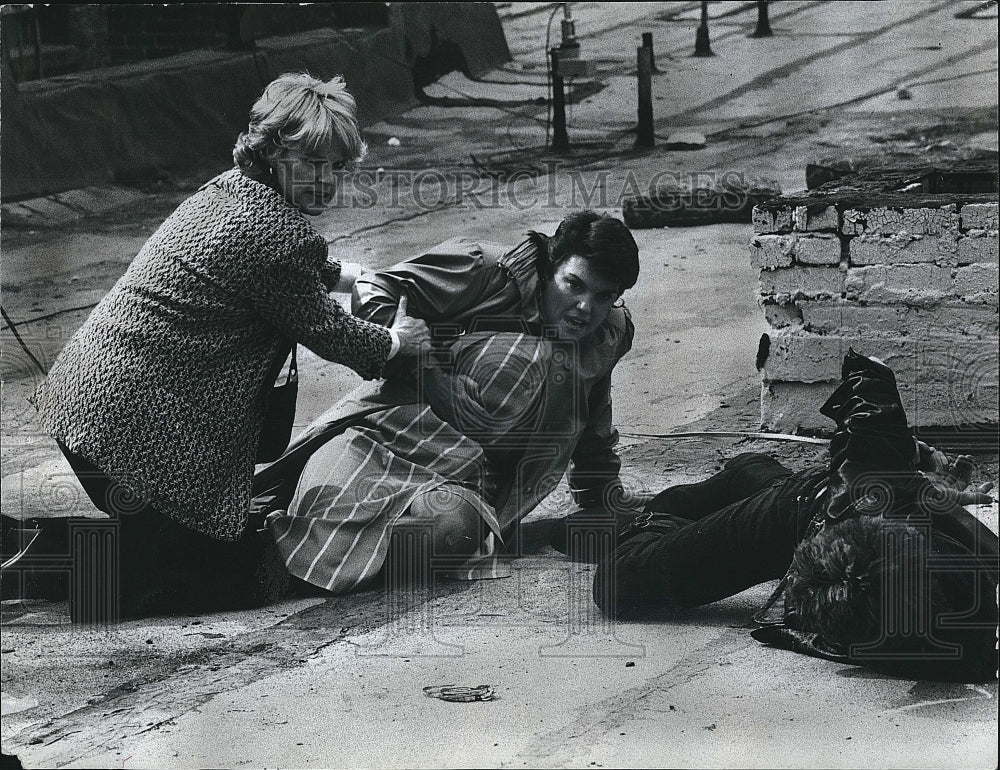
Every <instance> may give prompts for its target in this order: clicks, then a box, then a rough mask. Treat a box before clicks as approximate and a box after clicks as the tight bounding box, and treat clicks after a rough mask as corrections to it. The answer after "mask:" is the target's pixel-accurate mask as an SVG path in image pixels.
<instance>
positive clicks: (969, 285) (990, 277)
mask: <svg viewBox="0 0 1000 770" xmlns="http://www.w3.org/2000/svg"><path fill="white" fill-rule="evenodd" d="M997 268H998V266H997V265H983V264H977V265H969V266H967V267H960V268H958V270H956V271H955V294H956V295H957V296H959V297H961V299H962V300H963V301H964V302H969V303H972V304H984V305H985V304H991V305H993V306H996V304H997V283H998V281H1000V271H998V269H997Z"/></svg>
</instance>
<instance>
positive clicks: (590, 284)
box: [542, 255, 618, 340]
mask: <svg viewBox="0 0 1000 770" xmlns="http://www.w3.org/2000/svg"><path fill="white" fill-rule="evenodd" d="M616 299H618V286H617V284H616V283H613V282H612V281H609V280H608V279H607V278H604V277H603V276H601V275H599V274H598V273H597V272H596V271H594V270H593V269H592V268H591V267H590V263H589V262H588V261H587V260H586V259H584V258H583V257H579V256H576V255H573V256H571V257H567V258H566V259H564V260H563V261H562V262H560V263H559V264H558V265H557V266H556V269H555V272H554V274H553V276H552V280H550V281H548V282H547V283H546V284H545V287H544V288H543V289H542V314H543V315H544V316H545V323H547V324H548V325H550V326H554V327H556V329H557V330H558V332H559V337H560V339H566V340H582V339H584V338H585V337H589V336H590V335H591V334H593V333H594V331H596V330H597V327H598V326H600V325H601V324H602V323H604V319H605V318H607V317H608V313H610V312H611V308H612V307H613V306H614V302H615V300H616Z"/></svg>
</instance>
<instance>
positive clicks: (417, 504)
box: [409, 487, 483, 556]
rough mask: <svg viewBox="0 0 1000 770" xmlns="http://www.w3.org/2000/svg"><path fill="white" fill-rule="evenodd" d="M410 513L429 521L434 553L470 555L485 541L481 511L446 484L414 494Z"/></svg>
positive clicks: (438, 554)
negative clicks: (445, 485)
mask: <svg viewBox="0 0 1000 770" xmlns="http://www.w3.org/2000/svg"><path fill="white" fill-rule="evenodd" d="M409 513H410V515H411V516H412V517H413V518H414V519H418V520H426V521H427V522H428V523H429V524H430V527H431V542H432V546H433V554H434V555H437V556H462V555H469V554H472V553H474V552H475V550H476V549H477V548H478V547H479V544H480V543H481V542H482V539H483V533H482V527H481V523H482V518H481V517H480V515H479V511H478V510H477V509H476V507H475V506H474V505H473V504H472V503H470V502H469V501H468V500H467V499H466V498H465V497H464V496H463V495H461V494H458V493H457V492H454V491H452V490H450V489H448V488H447V487H439V488H437V489H434V490H431V491H430V492H425V493H424V494H421V495H418V496H417V497H415V498H414V499H413V502H412V503H410V510H409Z"/></svg>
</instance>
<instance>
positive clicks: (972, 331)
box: [765, 300, 1000, 340]
mask: <svg viewBox="0 0 1000 770" xmlns="http://www.w3.org/2000/svg"><path fill="white" fill-rule="evenodd" d="M768 307H770V306H768ZM768 307H765V318H767V320H768V321H771V318H770V316H769V315H768V313H767V312H766V311H767V310H768ZM776 307H781V308H785V307H786V306H781V305H779V306H776ZM792 310H794V313H795V315H796V316H797V318H798V323H799V325H801V327H802V328H803V329H804V330H806V331H808V332H813V333H815V334H843V333H849V334H857V335H858V336H860V337H863V338H866V337H878V336H890V337H913V338H915V339H953V338H958V337H968V338H971V339H985V340H995V339H996V337H997V333H998V326H1000V324H998V316H997V312H996V310H995V309H991V308H988V307H970V306H969V305H965V304H962V303H960V302H957V301H955V302H953V303H951V304H948V305H942V306H937V307H933V308H923V307H912V306H908V305H859V304H857V303H855V302H850V301H847V300H826V301H822V300H820V301H803V302H798V303H796V304H794V305H792V306H791V309H786V310H784V315H785V316H786V317H791V313H792ZM775 317H779V316H778V315H777V314H775ZM771 325H772V326H775V327H777V328H780V327H778V325H777V324H775V323H773V322H772V323H771ZM788 325H790V324H786V326H788Z"/></svg>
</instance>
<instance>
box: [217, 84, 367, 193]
mask: <svg viewBox="0 0 1000 770" xmlns="http://www.w3.org/2000/svg"><path fill="white" fill-rule="evenodd" d="M281 149H291V150H298V151H300V152H303V153H306V154H310V155H315V156H318V157H331V156H333V155H343V157H344V159H345V160H346V161H347V163H348V164H351V163H357V162H359V161H360V160H362V159H363V158H364V157H365V155H366V154H367V152H368V146H367V145H366V144H365V141H364V139H362V138H361V129H360V127H359V126H358V120H357V105H356V103H355V101H354V97H353V96H351V94H350V92H349V91H348V90H347V86H346V84H345V83H344V79H343V78H342V77H341V76H340V75H338V76H336V77H334V78H333V79H331V80H327V81H325V82H324V81H322V80H319V79H318V78H314V77H312V76H311V75H309V74H307V73H305V72H288V73H285V74H284V75H280V76H279V77H277V78H275V79H274V80H273V81H271V83H270V84H268V86H267V88H265V89H264V93H263V94H261V97H260V98H259V99H258V100H257V102H256V103H255V104H254V106H253V107H252V108H251V110H250V124H249V126H248V127H247V130H246V131H244V132H243V133H241V134H240V136H239V138H238V139H237V140H236V146H235V147H234V148H233V160H234V161H235V162H236V165H237V166H239V167H240V168H241V169H242V170H243V172H244V173H245V174H247V175H248V176H250V177H253V178H257V179H260V178H263V177H266V176H267V175H268V174H270V173H271V167H270V163H269V161H270V160H271V159H272V158H273V157H274V155H275V154H276V153H278V152H279V151H280V150H281Z"/></svg>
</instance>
